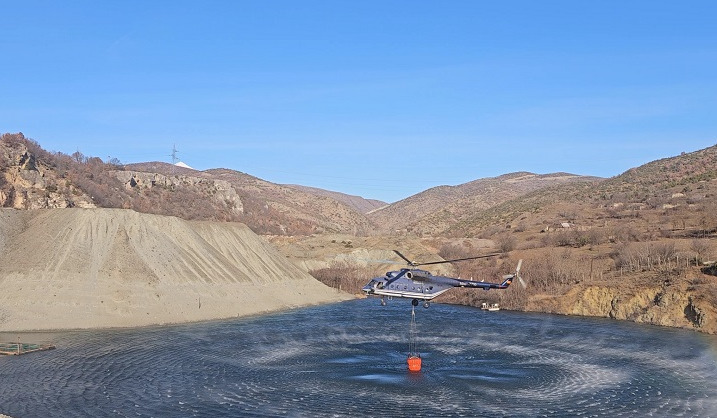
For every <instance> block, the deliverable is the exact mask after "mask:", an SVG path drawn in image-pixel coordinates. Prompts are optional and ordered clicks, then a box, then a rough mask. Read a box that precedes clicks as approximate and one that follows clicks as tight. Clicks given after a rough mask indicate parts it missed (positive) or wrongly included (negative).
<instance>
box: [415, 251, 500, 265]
mask: <svg viewBox="0 0 717 418" xmlns="http://www.w3.org/2000/svg"><path fill="white" fill-rule="evenodd" d="M498 255H500V253H495V254H486V255H479V256H476V257H466V258H456V259H454V260H443V261H432V262H430V263H417V264H413V265H414V266H428V265H431V264H443V263H452V262H454V261H466V260H477V259H479V258H488V257H495V256H498Z"/></svg>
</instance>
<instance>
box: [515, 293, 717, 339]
mask: <svg viewBox="0 0 717 418" xmlns="http://www.w3.org/2000/svg"><path fill="white" fill-rule="evenodd" d="M686 282H689V281H686ZM686 282H680V283H678V284H673V283H671V282H669V281H666V282H665V283H663V284H661V285H659V286H647V287H646V286H640V285H632V284H623V285H590V286H578V287H574V288H572V289H571V290H569V291H568V292H567V293H566V294H564V295H559V296H552V297H546V296H542V297H534V298H532V299H531V300H530V301H529V303H528V305H527V310H530V311H544V312H551V313H558V314H565V315H583V316H598V317H605V318H613V319H620V320H628V321H634V322H639V323H646V324H653V325H661V326H669V327H677V328H688V329H694V330H698V331H702V332H706V333H710V334H717V310H715V307H714V305H713V304H711V303H710V302H709V301H708V300H707V299H706V298H705V296H706V295H705V292H706V291H705V289H704V288H695V287H693V286H689V285H688V284H687V283H686ZM707 292H709V290H707Z"/></svg>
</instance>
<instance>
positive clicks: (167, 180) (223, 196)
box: [112, 170, 244, 214]
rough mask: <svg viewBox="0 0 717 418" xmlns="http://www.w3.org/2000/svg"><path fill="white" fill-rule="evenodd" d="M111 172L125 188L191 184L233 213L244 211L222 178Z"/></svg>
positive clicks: (230, 187)
mask: <svg viewBox="0 0 717 418" xmlns="http://www.w3.org/2000/svg"><path fill="white" fill-rule="evenodd" d="M112 174H113V175H114V176H115V177H117V179H119V180H120V181H121V182H122V183H124V185H125V188H126V189H130V190H131V189H152V188H155V187H161V188H165V189H172V190H173V189H175V188H177V187H187V186H191V187H194V188H198V189H201V190H202V191H204V192H205V193H206V194H207V195H209V196H211V198H212V200H214V201H215V202H217V203H220V204H222V205H224V206H226V208H227V209H228V210H229V211H230V212H232V213H234V214H242V213H244V206H243V204H242V201H241V198H240V197H239V195H238V194H237V192H236V190H235V189H234V187H232V185H231V183H229V182H228V181H224V180H214V179H208V178H202V177H193V176H187V175H184V174H177V175H174V176H165V175H163V174H160V173H146V172H141V171H119V170H118V171H113V172H112Z"/></svg>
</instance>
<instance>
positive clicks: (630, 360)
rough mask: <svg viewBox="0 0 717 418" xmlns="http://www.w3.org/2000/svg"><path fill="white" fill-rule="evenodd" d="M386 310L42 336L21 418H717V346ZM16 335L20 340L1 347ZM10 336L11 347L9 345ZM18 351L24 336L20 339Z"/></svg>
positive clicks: (528, 317) (533, 322) (505, 316)
mask: <svg viewBox="0 0 717 418" xmlns="http://www.w3.org/2000/svg"><path fill="white" fill-rule="evenodd" d="M416 314H417V321H418V328H419V337H420V340H419V343H418V344H419V346H418V348H419V351H420V352H421V353H422V357H423V370H422V372H420V373H417V374H414V373H409V372H408V370H407V367H406V351H407V349H408V342H407V338H408V325H409V321H410V302H408V301H400V300H395V301H393V303H392V304H389V306H386V307H381V306H379V304H378V302H377V301H376V300H373V299H369V300H358V301H350V302H345V303H341V304H335V305H328V306H320V307H312V308H306V309H300V310H295V311H291V312H286V313H280V314H274V315H268V316H263V317H255V318H245V319H237V320H230V321H221V322H212V323H202V324H191V325H182V326H173V327H166V328H159V327H157V328H144V329H137V330H120V331H117V330H113V331H87V332H67V333H55V334H52V335H50V334H39V335H35V336H34V337H33V338H34V339H35V340H46V339H48V338H50V339H52V342H53V343H54V344H55V345H57V349H56V350H54V351H49V352H44V353H36V354H33V355H27V356H20V357H4V358H0V412H2V413H5V414H9V415H13V416H17V417H23V416H66V415H78V416H107V415H118V416H212V417H213V416H275V415H284V416H286V415H288V416H344V415H352V416H356V415H367V416H377V415H405V416H416V415H417V416H437V415H451V416H461V415H463V416H475V415H481V416H505V415H510V416H521V415H522V416H541V415H563V416H564V415H568V416H594V415H607V416H634V415H648V414H653V415H657V416H676V415H686V416H715V415H717V360H716V358H715V348H716V347H717V339H716V338H715V337H712V336H706V335H701V334H698V333H694V332H690V331H682V330H674V329H666V328H659V327H649V326H640V325H636V324H631V323H621V322H615V321H608V320H600V319H585V318H569V317H558V316H549V315H537V314H523V313H514V312H505V311H500V312H485V311H481V310H478V309H474V308H467V307H459V306H449V305H438V304H434V305H433V306H432V307H431V308H430V309H427V310H425V309H420V310H419V311H417V312H416ZM2 337H7V334H4V335H2ZM5 339H7V338H5ZM10 339H11V338H10Z"/></svg>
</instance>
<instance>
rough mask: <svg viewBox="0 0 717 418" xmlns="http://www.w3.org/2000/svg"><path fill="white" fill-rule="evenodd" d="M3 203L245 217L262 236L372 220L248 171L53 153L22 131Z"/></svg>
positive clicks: (5, 159) (3, 176)
mask: <svg viewBox="0 0 717 418" xmlns="http://www.w3.org/2000/svg"><path fill="white" fill-rule="evenodd" d="M0 206H4V207H14V208H17V209H39V208H65V207H104V208H124V209H133V210H136V211H138V212H143V213H153V214H159V215H169V216H177V217H180V218H182V219H188V220H217V221H239V222H243V223H245V224H246V225H248V226H249V227H250V228H251V229H252V230H253V231H255V232H257V233H261V234H287V235H295V234H312V233H322V232H330V233H337V232H338V233H351V234H367V233H369V231H371V230H373V226H372V225H371V222H370V221H369V220H368V219H367V218H366V217H365V216H364V215H363V214H362V213H360V212H357V211H356V210H354V209H353V208H352V207H350V206H349V205H347V204H345V203H343V202H340V201H337V200H334V199H332V198H331V197H328V196H317V195H316V194H312V193H308V192H305V191H302V190H299V189H296V188H292V187H287V186H282V185H278V184H273V183H270V182H267V181H264V180H261V179H258V178H256V177H253V176H250V175H248V174H245V173H242V172H239V171H234V170H227V169H214V170H207V171H196V170H193V169H189V168H185V167H178V166H175V165H171V164H166V163H159V162H154V163H141V164H130V165H122V164H119V162H117V161H115V162H103V161H102V160H100V159H99V158H96V157H86V156H84V155H82V154H81V153H79V152H77V153H74V154H73V155H71V156H70V155H65V154H62V153H50V152H47V151H45V150H43V149H42V148H41V147H40V146H39V144H37V143H36V142H34V141H32V140H29V139H27V138H25V137H24V136H23V135H22V134H4V135H3V136H2V138H0Z"/></svg>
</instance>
